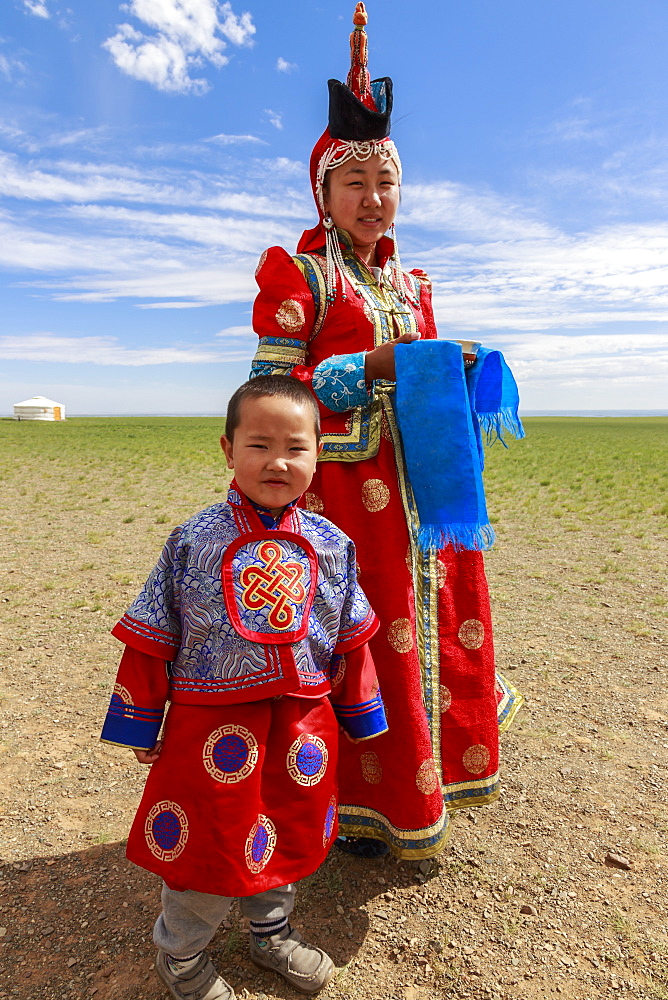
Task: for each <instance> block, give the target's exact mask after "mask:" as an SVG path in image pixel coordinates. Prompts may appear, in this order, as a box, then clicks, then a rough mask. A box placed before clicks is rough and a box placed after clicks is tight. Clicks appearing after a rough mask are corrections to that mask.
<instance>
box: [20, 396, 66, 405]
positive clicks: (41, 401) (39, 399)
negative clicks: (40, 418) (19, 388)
mask: <svg viewBox="0 0 668 1000" xmlns="http://www.w3.org/2000/svg"><path fill="white" fill-rule="evenodd" d="M62 405H63V404H62V403H57V402H56V401H55V399H47V398H46V396H33V397H32V399H24V400H23V402H22V403H14V406H62Z"/></svg>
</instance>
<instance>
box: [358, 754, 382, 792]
mask: <svg viewBox="0 0 668 1000" xmlns="http://www.w3.org/2000/svg"><path fill="white" fill-rule="evenodd" d="M360 767H361V768H362V777H363V778H364V780H365V781H368V782H369V784H370V785H379V784H380V783H381V781H382V780H383V768H382V767H381V763H380V761H379V759H378V754H375V753H363V754H362V756H361V757H360Z"/></svg>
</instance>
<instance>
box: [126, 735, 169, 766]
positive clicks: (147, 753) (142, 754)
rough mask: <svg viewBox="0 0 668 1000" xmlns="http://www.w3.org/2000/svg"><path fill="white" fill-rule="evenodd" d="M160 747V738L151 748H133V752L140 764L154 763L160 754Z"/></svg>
mask: <svg viewBox="0 0 668 1000" xmlns="http://www.w3.org/2000/svg"><path fill="white" fill-rule="evenodd" d="M161 748H162V740H158V742H157V743H156V745H155V746H154V747H153V748H152V749H151V750H135V749H133V751H132V752H133V753H134V755H135V757H136V758H137V760H138V761H139V763H140V764H155V762H156V760H157V759H158V757H159V756H160V750H161Z"/></svg>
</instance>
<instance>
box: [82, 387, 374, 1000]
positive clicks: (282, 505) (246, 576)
mask: <svg viewBox="0 0 668 1000" xmlns="http://www.w3.org/2000/svg"><path fill="white" fill-rule="evenodd" d="M221 445H222V448H223V451H224V452H225V455H226V457H227V462H228V465H229V467H230V469H233V470H234V475H235V478H234V480H233V481H232V484H231V486H230V491H229V494H228V498H227V502H226V503H222V504H215V505H214V506H213V507H209V508H207V509H206V510H204V511H202V512H201V513H200V514H196V515H195V516H194V517H192V518H191V519H190V520H189V521H187V522H186V523H185V524H184V525H181V526H180V527H178V528H176V529H175V530H174V531H173V532H172V534H171V535H170V537H169V539H168V540H167V543H166V545H165V547H164V549H163V552H162V555H161V557H160V559H159V561H158V563H157V565H156V567H155V569H154V570H153V572H152V573H151V574H150V576H149V578H148V580H147V582H146V584H145V586H144V589H143V590H142V592H141V594H140V595H139V597H138V598H137V599H136V600H135V602H134V603H133V604H132V605H131V607H130V608H129V610H128V611H127V612H126V614H125V615H124V616H123V618H122V619H121V621H120V622H119V623H118V624H117V625H116V626H115V628H114V629H113V634H114V635H115V636H116V637H117V638H119V639H121V640H122V641H123V642H125V643H126V649H125V652H124V654H123V657H122V659H121V664H120V667H119V670H118V676H117V678H116V685H115V687H114V694H113V696H112V699H111V704H110V706H109V711H108V713H107V718H106V721H105V724H104V729H103V732H102V739H103V740H104V741H105V742H108V743H114V744H117V745H120V746H127V747H131V748H132V749H133V750H134V752H135V755H136V757H137V759H138V760H139V761H140V762H141V763H145V764H150V765H151V770H150V772H149V776H148V780H147V782H146V787H145V789H144V794H143V797H142V800H141V803H140V806H139V809H138V811H137V814H136V816H135V820H134V823H133V825H132V829H131V832H130V836H129V839H128V847H127V856H128V858H129V859H130V860H131V861H133V862H134V863H135V864H137V865H140V866H141V867H143V868H147V869H148V870H149V871H153V872H156V873H157V874H158V875H160V876H162V879H163V881H164V885H163V890H162V906H163V911H162V913H161V915H160V917H159V918H158V920H157V922H156V924H155V928H154V932H153V936H154V941H155V943H156V945H157V947H158V949H159V950H158V957H157V961H156V969H157V972H158V975H159V976H160V978H161V979H162V981H163V982H164V984H165V985H166V986H167V988H168V990H169V992H170V994H171V996H172V997H174V998H175V1000H184V998H186V997H187V998H189V1000H231V998H233V997H234V991H233V990H232V987H231V986H229V985H228V984H227V983H226V982H225V981H224V980H223V979H221V978H220V976H219V975H218V974H217V972H216V970H215V969H214V967H213V965H212V964H211V961H210V959H209V958H208V956H207V954H206V952H205V951H204V949H205V948H206V946H207V945H208V943H209V941H210V940H211V938H212V937H213V935H214V933H215V931H216V929H217V927H218V925H219V924H220V922H221V921H222V920H223V919H224V917H225V916H226V915H227V913H228V911H229V908H230V905H231V902H232V899H233V898H234V897H236V896H238V897H240V901H241V911H242V913H243V914H244V915H245V916H247V917H249V918H250V930H251V934H250V954H251V959H252V960H253V962H255V963H256V964H257V965H259V966H262V967H263V968H267V969H273V970H274V971H276V972H278V973H279V974H280V975H282V976H283V977H284V978H285V979H286V980H287V981H288V982H289V983H290V984H291V985H292V986H293V987H295V988H296V989H298V990H301V991H302V992H304V993H316V992H317V991H318V990H320V989H321V988H322V987H323V986H324V985H325V984H326V983H327V982H328V981H329V980H330V979H331V977H332V975H333V973H334V965H333V963H332V961H331V959H330V958H329V956H328V955H326V954H325V952H324V951H322V950H321V949H320V948H316V947H314V946H312V945H309V944H306V943H305V942H304V941H303V940H302V938H301V936H300V934H299V932H298V931H296V930H292V929H291V927H290V925H289V923H288V917H289V915H290V912H291V910H292V907H293V904H294V895H295V888H294V885H293V883H294V882H296V881H297V880H299V879H301V878H304V877H305V876H306V875H309V874H310V873H311V872H313V871H315V869H316V868H317V867H318V866H319V865H320V863H321V862H322V860H323V859H324V858H325V856H326V854H327V852H328V850H329V847H330V845H331V843H332V841H333V839H334V838H335V837H336V832H337V821H336V802H337V800H336V759H337V742H338V724H340V725H341V726H343V727H344V729H345V731H346V734H347V735H348V736H350V737H351V738H352V739H356V740H357V739H368V738H370V737H372V736H376V735H378V734H379V733H381V732H384V731H386V729H387V724H386V721H385V713H384V709H383V706H382V702H381V700H380V696H379V694H378V685H377V681H376V677H375V669H374V666H373V662H372V660H371V656H370V654H369V651H368V647H367V642H368V640H369V639H370V638H371V636H372V635H373V634H374V633H375V631H376V629H377V627H378V623H377V620H376V617H375V615H374V613H373V611H372V610H371V608H370V607H369V605H368V603H367V601H366V598H365V597H364V594H363V593H362V591H361V590H360V588H359V585H358V583H357V579H356V572H355V550H354V546H353V544H352V542H351V541H350V540H349V539H348V538H347V537H346V536H345V535H344V534H343V533H342V532H341V531H340V530H339V529H338V528H336V527H335V526H334V525H333V524H331V523H330V522H329V521H327V520H326V519H325V518H323V517H321V516H319V515H318V514H314V513H311V512H308V511H305V510H302V509H299V508H298V507H297V506H296V504H297V500H298V499H299V498H300V497H301V495H302V494H303V493H304V492H305V490H306V489H307V488H308V486H309V484H310V482H311V478H312V476H313V473H314V470H315V463H316V460H317V457H318V454H319V453H320V450H321V447H322V446H321V444H320V428H319V420H318V410H317V407H316V404H315V402H314V399H313V396H312V395H311V393H310V392H309V391H308V390H307V389H306V388H305V386H303V385H302V383H301V382H298V381H297V380H296V379H292V378H290V377H287V376H263V377H260V378H256V379H254V380H252V381H251V382H246V383H245V384H244V385H242V386H241V388H239V389H238V390H237V391H236V392H235V394H234V396H233V397H232V399H231V400H230V403H229V407H228V410H227V422H226V427H225V435H224V436H223V437H222V438H221ZM168 699H169V700H170V702H171V706H170V708H169V712H168V714H167V719H166V722H165V729H164V735H163V738H162V740H158V733H159V731H160V727H161V724H162V717H163V711H164V707H165V703H166V701H167V700H168Z"/></svg>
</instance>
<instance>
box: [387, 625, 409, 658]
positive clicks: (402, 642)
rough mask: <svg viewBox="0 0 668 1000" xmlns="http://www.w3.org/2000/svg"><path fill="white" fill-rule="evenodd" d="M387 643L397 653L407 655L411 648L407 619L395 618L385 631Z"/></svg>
mask: <svg viewBox="0 0 668 1000" xmlns="http://www.w3.org/2000/svg"><path fill="white" fill-rule="evenodd" d="M387 641H388V642H389V644H390V646H392V648H393V649H396V651H397V653H408V652H409V651H410V650H411V649H412V648H413V633H412V632H411V623H410V622H409V620H408V618H397V620H396V621H394V622H392V624H391V625H390V627H389V628H388V630H387Z"/></svg>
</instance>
